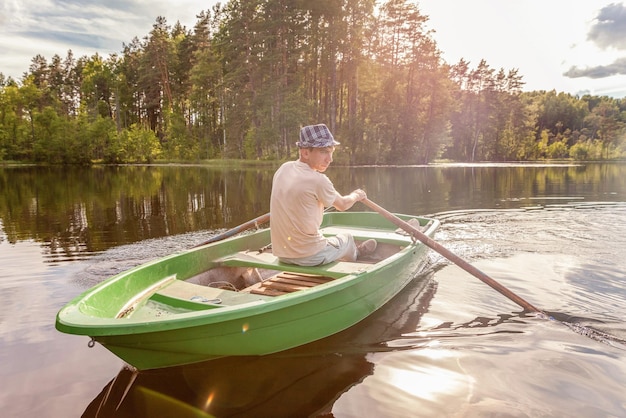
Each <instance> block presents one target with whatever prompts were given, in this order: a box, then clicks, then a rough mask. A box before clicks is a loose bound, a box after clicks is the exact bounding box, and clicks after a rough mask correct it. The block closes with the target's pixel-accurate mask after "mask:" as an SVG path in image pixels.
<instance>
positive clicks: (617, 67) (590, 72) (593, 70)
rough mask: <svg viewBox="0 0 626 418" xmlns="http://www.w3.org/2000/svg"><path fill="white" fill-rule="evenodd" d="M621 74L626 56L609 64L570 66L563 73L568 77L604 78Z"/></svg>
mask: <svg viewBox="0 0 626 418" xmlns="http://www.w3.org/2000/svg"><path fill="white" fill-rule="evenodd" d="M623 74H626V57H625V58H619V59H616V60H615V61H614V62H613V63H612V64H609V65H598V66H596V67H588V68H578V67H571V68H570V69H569V70H567V71H566V72H564V73H563V75H564V76H566V77H569V78H580V77H588V78H605V77H612V76H614V75H623Z"/></svg>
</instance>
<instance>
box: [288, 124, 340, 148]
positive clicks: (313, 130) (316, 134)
mask: <svg viewBox="0 0 626 418" xmlns="http://www.w3.org/2000/svg"><path fill="white" fill-rule="evenodd" d="M296 145H297V146H298V147H299V148H324V147H332V146H335V145H339V142H337V141H335V138H333V134H331V133H330V130H329V129H328V128H327V127H326V125H324V124H323V123H321V124H319V125H309V126H305V127H304V128H302V129H300V141H298V142H296Z"/></svg>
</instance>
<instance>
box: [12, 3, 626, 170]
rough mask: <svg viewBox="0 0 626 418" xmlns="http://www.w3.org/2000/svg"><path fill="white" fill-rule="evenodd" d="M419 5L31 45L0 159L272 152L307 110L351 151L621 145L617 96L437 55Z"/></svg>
mask: <svg viewBox="0 0 626 418" xmlns="http://www.w3.org/2000/svg"><path fill="white" fill-rule="evenodd" d="M427 19H428V18H427V16H425V15H423V14H421V12H420V10H419V8H418V6H417V5H416V4H415V3H413V2H409V1H407V0H389V1H387V2H384V3H383V4H381V5H379V6H377V5H376V2H375V1H374V0H317V1H315V2H309V1H306V0H230V1H228V3H226V4H225V5H223V6H222V5H219V4H218V5H216V6H215V7H214V8H213V9H211V10H207V11H203V12H201V13H200V14H199V15H198V16H197V21H196V24H195V25H194V27H193V29H187V28H186V27H184V26H182V25H181V24H180V23H176V24H174V25H173V26H170V25H168V23H167V21H166V19H165V18H164V17H159V18H157V19H156V22H155V24H154V25H153V28H152V31H150V33H149V34H148V35H147V36H145V37H144V38H143V39H142V40H139V39H138V38H135V39H133V40H132V41H130V43H129V44H124V45H123V48H122V51H121V52H120V54H119V55H118V54H114V55H111V56H109V57H108V58H104V57H101V56H100V55H98V54H96V55H93V56H91V57H87V56H83V57H80V58H75V57H74V56H73V54H72V52H71V51H69V52H68V54H67V56H66V57H65V58H64V59H63V58H61V57H60V56H58V55H55V56H53V57H52V59H51V61H50V62H48V60H47V59H46V58H45V57H43V56H41V55H38V56H36V57H34V58H33V60H32V62H31V65H30V68H29V70H28V72H27V73H25V74H24V76H23V77H22V79H21V80H19V81H16V80H13V79H11V78H6V77H4V76H2V74H0V160H15V161H30V162H48V163H79V164H89V163H92V162H94V161H102V162H107V163H122V162H150V161H154V160H156V159H168V160H183V161H192V160H202V159H215V158H240V159H284V158H289V157H292V156H293V155H295V145H294V143H295V141H296V140H297V137H298V131H299V128H300V126H302V125H305V124H309V123H326V124H327V125H328V126H329V127H330V129H331V130H332V131H333V132H334V133H335V135H336V137H337V138H338V139H339V140H340V141H341V143H342V146H341V152H340V153H338V154H336V156H337V158H338V160H340V161H341V162H344V163H351V164H416V163H427V162H430V161H432V160H434V159H436V158H446V159H451V160H456V161H467V162H470V161H509V160H536V159H542V158H576V159H611V158H620V157H623V156H624V155H625V154H626V144H625V143H624V141H623V136H624V129H625V123H626V113H625V112H624V111H625V110H626V100H625V99H613V98H609V97H604V96H603V97H598V96H590V95H585V96H582V97H578V96H572V95H570V94H565V93H557V92H555V91H548V92H546V91H540V92H523V91H522V88H523V85H524V82H523V77H522V76H521V75H520V74H518V71H517V70H515V69H513V70H508V71H505V70H504V69H499V70H496V69H493V68H491V67H490V66H489V65H488V64H487V63H486V62H485V61H482V62H480V63H478V64H477V65H476V66H475V67H472V66H471V63H468V62H466V61H464V60H461V61H460V62H458V63H456V64H453V65H451V64H448V63H445V62H444V61H443V59H442V57H441V54H440V51H439V50H438V48H437V45H436V43H435V42H434V40H433V39H432V37H431V34H430V32H429V31H428V30H427V29H426V27H425V23H426V22H427ZM459 36H462V34H459Z"/></svg>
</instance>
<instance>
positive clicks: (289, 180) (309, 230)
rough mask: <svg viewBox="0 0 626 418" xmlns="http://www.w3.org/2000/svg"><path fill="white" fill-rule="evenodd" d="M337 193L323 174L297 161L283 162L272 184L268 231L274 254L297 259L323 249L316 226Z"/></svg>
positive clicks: (324, 241)
mask: <svg viewBox="0 0 626 418" xmlns="http://www.w3.org/2000/svg"><path fill="white" fill-rule="evenodd" d="M338 196H339V193H338V192H337V191H336V190H335V187H334V186H333V183H332V182H331V181H330V179H329V178H328V177H326V175H325V174H322V173H320V172H318V171H315V170H313V169H312V168H311V167H309V165H308V164H306V163H303V162H301V161H299V160H298V161H289V162H286V163H284V164H283V165H282V166H280V168H279V169H278V170H276V173H274V180H273V182H272V196H271V199H270V231H271V236H272V251H273V253H274V255H276V256H278V257H285V258H301V257H308V256H311V255H313V254H317V253H318V252H319V251H321V250H322V249H324V247H325V246H326V239H325V238H324V237H323V236H322V234H321V232H320V230H319V227H320V225H321V223H322V217H323V215H324V207H330V206H331V205H332V204H333V202H334V201H335V199H336V198H337V197H338Z"/></svg>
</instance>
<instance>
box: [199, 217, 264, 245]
mask: <svg viewBox="0 0 626 418" xmlns="http://www.w3.org/2000/svg"><path fill="white" fill-rule="evenodd" d="M269 220H270V214H269V212H268V213H266V214H265V215H261V216H259V217H257V218H254V219H252V220H250V221H248V222H245V223H243V224H241V225H239V226H236V227H234V228H232V229H229V230H228V231H226V232H223V233H221V234H218V235H214V236H212V237H211V238H209V239H208V240H206V241H204V242H203V243H200V244H198V245H196V246H194V247H193V248H196V247H201V246H203V245H206V244H210V243H212V242H217V241H221V240H223V239H226V238H230V237H232V236H234V235H237V234H239V233H241V232H243V231H247V230H248V229H251V228H257V227H258V226H259V225H260V224H264V223H266V222H267V221H269Z"/></svg>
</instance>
